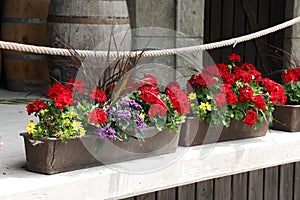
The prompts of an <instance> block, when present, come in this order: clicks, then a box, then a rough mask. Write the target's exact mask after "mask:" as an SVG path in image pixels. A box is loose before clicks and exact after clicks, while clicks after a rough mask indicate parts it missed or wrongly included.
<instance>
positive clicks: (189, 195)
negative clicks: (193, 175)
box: [177, 184, 196, 200]
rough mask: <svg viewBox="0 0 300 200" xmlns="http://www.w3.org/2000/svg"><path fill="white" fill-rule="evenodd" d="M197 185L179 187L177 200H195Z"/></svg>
mask: <svg viewBox="0 0 300 200" xmlns="http://www.w3.org/2000/svg"><path fill="white" fill-rule="evenodd" d="M195 193H196V184H189V185H184V186H180V187H178V190H177V200H195V199H196V197H195Z"/></svg>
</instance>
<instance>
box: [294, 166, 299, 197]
mask: <svg viewBox="0 0 300 200" xmlns="http://www.w3.org/2000/svg"><path fill="white" fill-rule="evenodd" d="M294 170H295V171H294V199H300V162H296V163H295V167H294Z"/></svg>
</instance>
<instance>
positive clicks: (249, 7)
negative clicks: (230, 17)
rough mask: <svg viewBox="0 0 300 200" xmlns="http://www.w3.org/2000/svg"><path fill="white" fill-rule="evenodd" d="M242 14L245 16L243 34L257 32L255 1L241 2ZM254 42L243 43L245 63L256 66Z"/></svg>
mask: <svg viewBox="0 0 300 200" xmlns="http://www.w3.org/2000/svg"><path fill="white" fill-rule="evenodd" d="M241 2H242V5H243V9H244V12H245V14H246V31H245V34H249V33H251V32H254V31H257V30H258V29H259V27H258V24H257V19H256V16H257V0H252V1H251V2H250V1H247V0H241ZM255 41H257V40H251V41H248V42H245V62H248V63H252V64H254V65H256V60H255V58H256V46H255V45H256V44H255Z"/></svg>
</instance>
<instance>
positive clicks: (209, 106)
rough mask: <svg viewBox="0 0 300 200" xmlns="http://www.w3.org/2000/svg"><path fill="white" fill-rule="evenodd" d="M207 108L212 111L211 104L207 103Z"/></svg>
mask: <svg viewBox="0 0 300 200" xmlns="http://www.w3.org/2000/svg"><path fill="white" fill-rule="evenodd" d="M205 106H206V109H207V110H209V111H211V104H210V103H208V102H206V103H205Z"/></svg>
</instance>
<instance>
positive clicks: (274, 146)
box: [0, 130, 300, 200]
mask: <svg viewBox="0 0 300 200" xmlns="http://www.w3.org/2000/svg"><path fill="white" fill-rule="evenodd" d="M0 151H1V149H0ZM19 153H20V154H21V155H23V154H24V153H23V152H19ZM4 156H5V155H4ZM1 157H2V155H1ZM1 160H2V158H1ZM8 160H9V161H10V162H11V163H10V164H7V166H9V167H8V169H7V172H6V175H1V178H0V191H1V192H0V199H10V200H11V199H22V200H25V199H119V198H125V197H130V196H135V195H139V194H143V193H148V192H153V191H158V190H162V189H166V188H171V187H175V186H180V185H186V184H189V183H194V182H198V181H203V180H208V179H212V178H217V177H222V176H227V175H231V174H236V173H241V172H246V171H252V170H256V169H261V168H266V167H271V166H276V165H281V164H285V163H291V162H297V161H299V160H300V133H286V132H280V131H274V130H272V131H271V132H268V133H267V135H266V136H265V137H260V138H254V139H245V140H238V141H231V142H223V143H217V144H210V145H202V146H196V147H190V148H183V147H179V149H178V151H177V152H176V153H174V154H169V155H163V156H157V157H152V158H146V159H140V160H134V161H130V162H124V163H118V164H113V165H107V166H99V167H94V168H89V169H84V170H77V171H73V172H67V173H61V174H57V175H51V176H47V175H40V174H35V173H31V172H27V171H26V170H25V169H24V168H22V167H21V166H22V165H24V161H25V157H24V156H22V157H20V156H17V155H16V156H15V159H13V158H10V159H8ZM162 163H163V164H162ZM1 165H2V166H1V167H2V168H1V169H3V163H1Z"/></svg>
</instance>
